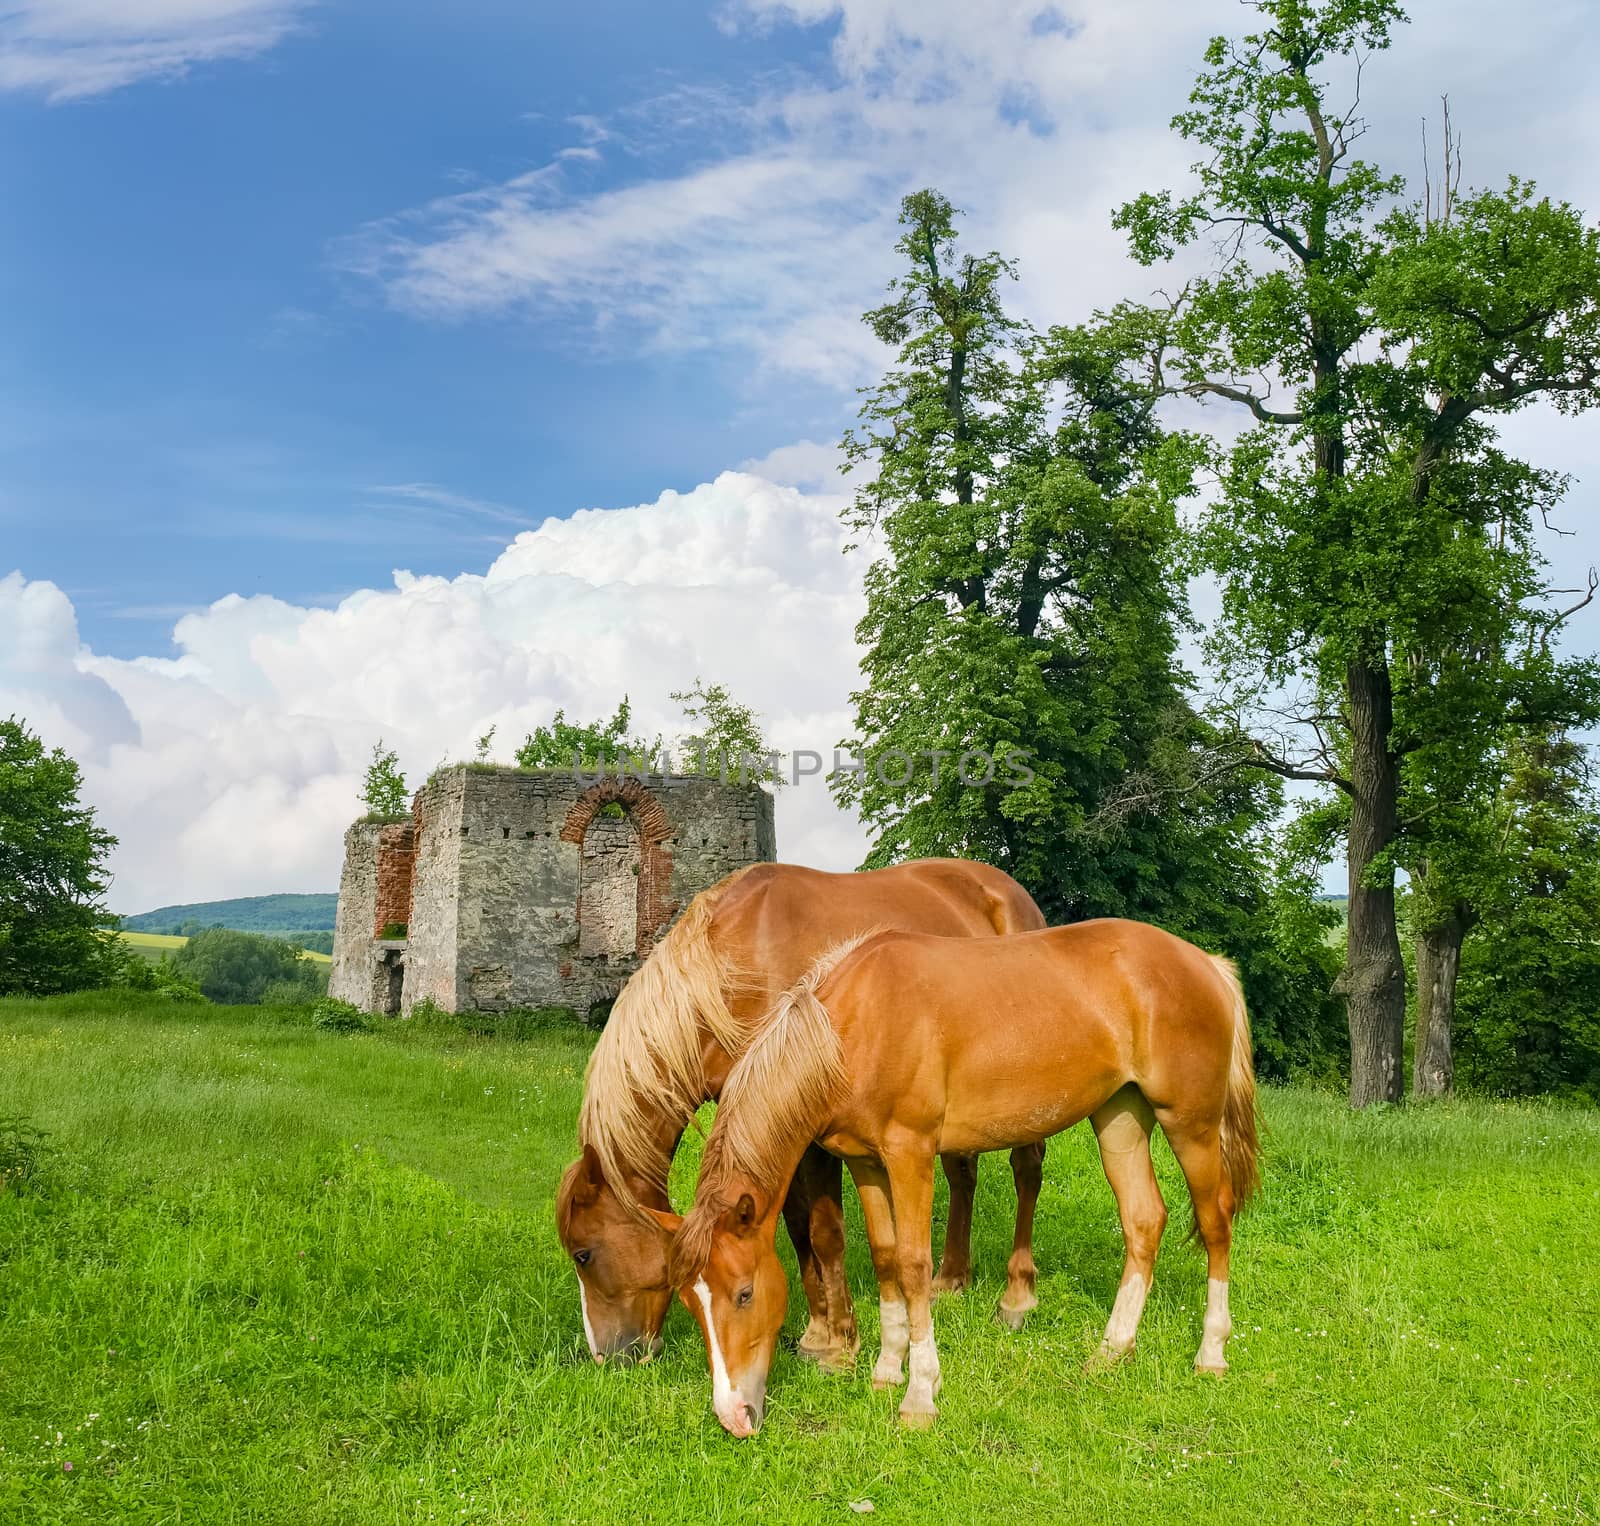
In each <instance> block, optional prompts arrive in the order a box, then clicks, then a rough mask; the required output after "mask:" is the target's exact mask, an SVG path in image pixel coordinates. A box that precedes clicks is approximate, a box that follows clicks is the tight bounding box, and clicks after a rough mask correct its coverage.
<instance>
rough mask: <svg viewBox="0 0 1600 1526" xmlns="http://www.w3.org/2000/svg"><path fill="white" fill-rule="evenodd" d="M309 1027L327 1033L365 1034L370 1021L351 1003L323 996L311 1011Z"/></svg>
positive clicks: (369, 1026)
mask: <svg viewBox="0 0 1600 1526" xmlns="http://www.w3.org/2000/svg"><path fill="white" fill-rule="evenodd" d="M311 1026H312V1027H313V1028H321V1029H323V1030H324V1031H325V1032H327V1033H366V1032H367V1031H368V1030H369V1029H370V1028H371V1027H372V1020H371V1019H370V1018H369V1017H368V1016H367V1014H366V1013H365V1012H363V1011H362V1010H361V1008H360V1007H358V1006H355V1005H354V1004H353V1003H351V1002H348V1001H340V1000H339V999H338V997H336V996H324V997H323V998H322V1000H321V1001H319V1002H318V1003H317V1004H316V1005H315V1006H314V1007H312V1009H311Z"/></svg>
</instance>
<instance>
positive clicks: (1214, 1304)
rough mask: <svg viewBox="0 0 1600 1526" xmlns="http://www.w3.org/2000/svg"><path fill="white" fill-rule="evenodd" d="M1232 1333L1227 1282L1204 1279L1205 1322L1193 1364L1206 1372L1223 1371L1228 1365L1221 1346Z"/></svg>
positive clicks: (1215, 1278)
mask: <svg viewBox="0 0 1600 1526" xmlns="http://www.w3.org/2000/svg"><path fill="white" fill-rule="evenodd" d="M1232 1334H1233V1318H1232V1316H1231V1315H1230V1314H1229V1313H1228V1284H1227V1282H1226V1280H1224V1279H1220V1278H1217V1277H1208V1278H1207V1279H1206V1323H1205V1331H1204V1333H1203V1334H1202V1335H1201V1337H1200V1349H1199V1351H1198V1352H1196V1353H1195V1358H1194V1364H1195V1366H1196V1367H1199V1368H1201V1369H1202V1370H1204V1371H1206V1372H1223V1371H1225V1370H1226V1368H1227V1366H1228V1360H1227V1358H1226V1357H1225V1356H1224V1355H1223V1354H1222V1348H1223V1346H1224V1345H1225V1344H1226V1343H1227V1339H1228V1337H1229V1336H1230V1335H1232Z"/></svg>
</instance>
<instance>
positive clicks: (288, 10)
mask: <svg viewBox="0 0 1600 1526" xmlns="http://www.w3.org/2000/svg"><path fill="white" fill-rule="evenodd" d="M307 3H308V0H12V3H11V4H8V5H6V6H5V8H4V9H3V11H0V89H3V90H28V91H34V92H37V93H39V94H42V95H44V96H45V97H46V98H48V99H49V100H51V101H71V100H79V99H82V98H84V97H86V96H93V95H103V94H105V93H106V92H107V91H110V90H117V89H120V88H121V87H122V86H124V85H130V84H133V83H134V82H135V81H137V80H143V79H174V78H177V77H178V76H180V75H183V74H186V73H187V72H188V71H189V70H190V69H191V68H193V67H194V66H195V65H196V64H205V63H214V62H216V61H218V60H220V59H226V58H249V57H252V56H254V55H256V54H258V53H264V52H266V51H267V50H268V49H269V48H272V47H274V46H276V45H277V44H278V43H279V42H281V41H282V40H283V39H284V38H285V37H286V36H288V34H289V33H290V32H291V31H293V30H294V29H295V26H296V25H297V23H298V21H299V19H300V17H301V16H302V14H303V13H304V11H305V10H306V8H307Z"/></svg>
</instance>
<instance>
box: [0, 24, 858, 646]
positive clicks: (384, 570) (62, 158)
mask: <svg viewBox="0 0 1600 1526" xmlns="http://www.w3.org/2000/svg"><path fill="white" fill-rule="evenodd" d="M830 30H831V29H830V28H829V27H828V26H817V27H809V28H797V27H781V28H770V29H750V28H746V29H743V30H741V31H740V32H738V33H737V34H732V33H730V32H728V31H727V30H726V29H723V28H719V27H718V26H717V25H716V24H715V21H714V19H713V17H712V15H711V13H710V11H709V10H708V9H707V8H706V7H705V6H703V5H699V4H694V3H686V0H672V3H665V4H663V3H645V0H622V3H618V0H607V3H605V4H602V5H594V6H571V7H569V6H556V5H542V4H541V5H532V6H530V5H526V4H524V5H517V4H510V3H507V4H483V3H473V4H469V5H463V6H459V7H454V6H453V7H450V8H449V11H448V13H447V12H446V11H445V9H444V8H442V7H438V6H435V5H422V4H405V5H398V6H397V5H392V4H384V5H381V6H380V5H376V4H373V3H370V0H368V3H364V4H359V5H328V6H323V7H319V8H318V9H316V10H313V11H310V12H308V13H306V14H305V16H304V20H303V24H302V28H301V30H299V31H298V32H296V33H295V34H293V35H291V36H289V37H287V38H286V39H285V40H284V41H283V42H281V43H280V44H279V45H278V46H277V47H275V48H273V49H272V50H271V52H270V54H268V55H266V56H265V57H258V58H251V59H242V60H227V61H223V62H219V63H215V64H202V65H197V66H196V67H195V68H193V69H192V70H191V71H190V72H189V73H188V74H187V76H186V77H185V78H183V79H182V80H179V81H148V82H140V83H136V84H134V85H131V86H129V87H125V88H123V89H120V90H116V91H113V92H109V93H106V94H103V95H97V96H95V97H93V98H91V99H88V100H84V101H76V102H65V103H58V104H50V103H48V102H46V101H44V100H41V99H40V98H39V97H38V96H37V95H30V94H23V93H14V94H12V95H10V96H0V144H3V145H4V147H3V148H0V156H3V157H0V172H3V174H4V177H5V182H6V184H7V186H8V187H9V191H8V196H7V200H8V203H9V206H10V215H8V217H7V218H6V219H5V231H4V233H3V234H0V240H3V242H0V281H3V283H4V284H3V288H0V292H3V300H4V302H5V306H6V311H7V314H8V322H7V325H6V331H7V332H6V337H5V340H4V343H3V346H0V389H3V397H4V407H3V413H4V415H5V416H6V417H7V419H8V422H7V424H6V425H4V426H0V427H3V431H4V433H3V436H0V516H3V517H0V524H3V526H4V534H3V539H4V541H5V543H6V555H5V556H4V557H3V558H0V559H3V560H5V561H6V562H7V564H8V565H11V564H15V565H18V566H21V567H22V568H23V569H25V570H26V571H28V572H29V573H31V574H33V575H35V576H48V577H50V578H51V579H53V580H54V581H56V582H57V583H58V584H60V586H61V587H62V588H63V589H64V590H65V591H66V592H67V593H68V594H69V595H70V596H71V597H72V599H73V601H74V603H75V604H76V607H77V610H78V616H79V621H80V626H81V629H82V632H83V635H84V637H85V638H86V639H87V640H88V641H89V642H91V643H92V644H93V645H94V646H95V647H96V648H97V649H99V650H102V651H105V652H108V653H115V654H125V655H132V654H133V653H136V652H160V651H162V650H165V649H166V637H167V635H168V633H169V632H170V630H171V627H172V624H173V621H174V619H175V618H176V615H177V613H179V612H181V610H182V609H184V608H188V607H194V606H197V605H203V604H206V603H209V602H210V601H211V600H213V599H215V598H218V597H220V596H221V595H223V594H226V593H229V592H239V593H244V594H249V593H252V592H257V591H261V590H270V591H271V592H273V593H275V594H277V595H279V596H281V597H284V598H288V599H292V600H295V601H297V602H305V603H326V602H330V601H331V600H332V599H333V598H334V597H335V596H340V595H343V594H345V593H347V592H349V591H350V590H351V589H353V588H356V587H360V586H366V585H371V584H373V583H381V582H383V581H385V580H386V579H387V577H388V575H389V572H390V570H391V569H392V568H393V567H395V566H397V565H399V566H405V567H408V568H410V569H412V570H413V571H417V572H448V573H455V572H459V571H462V570H466V569H477V570H481V569H482V568H483V567H485V566H487V564H488V563H489V562H490V561H491V560H492V559H493V557H494V556H495V554H496V553H497V552H498V550H499V549H500V548H501V547H502V546H503V545H504V544H505V541H506V539H507V538H508V534H507V529H508V526H512V520H511V519H507V518H502V517H499V516H500V515H502V514H504V515H510V516H514V517H515V518H516V519H520V520H521V521H523V522H525V523H536V522H537V521H538V520H540V519H542V518H543V517H544V516H545V515H546V514H548V513H556V514H563V513H567V512H570V511H571V510H572V509H575V508H578V507H581V506H587V505H599V504H605V505H609V504H622V503H631V502H635V501H637V500H639V499H641V498H645V497H650V496H654V494H656V493H657V492H659V491H660V490H661V489H662V488H664V487H690V486H692V485H693V484H694V483H696V482H699V481H702V480H705V479H706V478H708V477H709V476H712V475H714V474H715V472H716V471H717V470H719V469H721V468H722V467H724V466H727V465H730V464H733V463H735V462H737V461H739V460H742V459H744V458H746V457H751V456H759V455H761V454H763V453H764V452H765V451H766V450H767V449H769V448H771V447H772V446H774V445H779V444H782V443H784V442H786V441H788V440H790V439H793V438H796V437H798V436H800V435H805V434H808V433H823V434H831V433H834V432H836V431H837V427H838V423H839V418H840V407H839V401H840V400H839V398H838V396H837V395H833V394H830V393H829V392H828V391H826V390H824V389H821V388H818V387H815V386H800V387H798V388H797V387H796V386H795V385H794V382H793V379H792V378H788V379H786V380H787V383H788V384H787V385H786V386H785V387H784V388H783V389H782V390H781V391H780V390H779V389H778V388H776V387H774V386H771V385H767V384H764V383H763V382H762V380H761V378H760V377H758V376H755V375H753V374H752V372H751V370H750V369H749V367H748V364H747V363H746V361H745V357H743V356H739V355H733V356H729V355H724V354H718V353H717V352H716V350H715V349H714V348H711V349H707V350H701V351H684V350H676V351H671V352H666V353H661V352H657V353H649V352H648V351H642V350H640V349H636V348H632V347H630V346H627V345H624V346H622V347H620V349H617V348H612V347H607V348H605V349H597V348H596V347H595V346H594V345H592V344H591V343H590V342H589V340H588V329H589V327H590V323H591V320H590V319H589V318H588V317H587V316H585V315H576V316H575V317H574V318H573V320H572V325H571V328H570V329H567V328H563V327H562V326H560V325H555V326H549V325H543V324H540V325H534V324H529V323H526V322H523V321H520V320H519V319H518V318H517V317H515V316H512V317H508V316H507V315H506V314H504V313H490V314H469V315H466V316H461V317H455V316H444V317H440V318H436V319H423V320H420V321H419V320H418V318H417V317H415V316H414V315H412V314H410V313H407V312H403V311H399V310H397V309H396V308H395V307H394V306H393V305H392V304H390V303H389V302H388V301H387V300H385V298H384V296H383V294H382V292H381V291H379V290H376V289H375V288H374V287H373V286H372V284H371V283H369V282H366V281H364V280H362V279H361V278H360V277H359V276H354V275H352V274H350V273H349V272H348V271H347V270H343V269H341V268H340V262H341V249H340V246H341V242H342V241H344V240H348V239H349V238H351V236H352V235H354V234H357V233H359V231H360V230H361V229H362V228H363V227H366V226H368V225H370V224H373V223H375V222H378V221H379V220H382V219H385V218H389V217H392V216H394V215H396V214H399V213H402V212H404V211H405V210H406V209H409V208H414V207H417V206H420V205H423V204H426V203H428V202H430V201H432V200H433V199H434V198H437V197H441V196H448V195H453V194H459V193H461V192H462V191H464V190H466V189H469V188H470V187H471V186H472V185H474V184H482V183H493V182H496V181H499V180H503V179H504V178H506V177H508V176H511V175H515V174H517V173H518V172H520V171H522V170H525V169H526V168H528V167H529V166H530V165H532V166H539V165H545V164H548V163H551V162H553V161H555V160H556V156H557V155H558V154H559V153H560V152H561V151H562V150H564V149H569V148H572V147H574V146H581V145H582V143H583V141H584V140H585V137H586V136H587V135H586V133H585V132H584V130H583V128H582V127H581V126H579V125H578V124H576V123H575V122H574V121H573V119H574V118H577V117H585V116H588V117H594V118H597V119H600V120H605V121H615V120H617V119H619V118H621V119H623V120H624V121H625V122H626V121H630V120H640V121H642V120H644V119H643V118H642V117H641V116H640V114H641V113H642V112H643V111H644V110H645V109H646V108H647V107H648V106H649V103H651V102H652V101H657V100H659V99H660V98H662V97H664V96H667V95H669V94H670V93H672V92H674V91H682V90H685V89H689V88H693V87H700V88H706V87H715V88H720V87H722V86H723V85H724V83H725V82H728V81H734V82H739V83H740V84H741V87H742V85H743V82H746V81H748V80H750V79H751V78H752V77H755V76H760V75H770V74H772V73H774V72H775V71H793V70H810V71H826V70H827V68H828V46H829V42H830V36H829V33H830ZM643 136H646V135H645V134H643V133H641V137H643ZM648 136H649V137H650V139H651V141H649V142H646V143H642V144H641V145H640V146H639V147H638V148H634V147H633V146H632V145H630V146H629V148H628V150H627V151H626V152H616V153H613V154H610V155H608V156H607V157H605V158H597V159H594V160H583V161H572V167H571V172H570V173H571V178H572V179H573V180H574V182H575V183H576V185H577V186H578V187H579V188H580V189H581V190H582V192H583V193H584V194H593V193H595V192H599V191H603V190H605V189H607V188H609V187H612V186H616V185H624V184H628V183H630V182H634V181H637V180H638V179H640V178H642V177H643V176H645V175H649V176H653V177H661V176H671V175H673V174H675V173H678V172H679V171H681V170H682V169H683V168H685V167H687V166H689V165H690V164H692V163H693V162H695V161H696V159H697V158H699V159H703V158H704V157H705V156H706V154H707V153H708V152H713V151H715V150H716V149H717V148H718V147H723V146H726V145H713V144H707V143H698V142H695V141H694V140H693V139H692V138H691V137H688V136H687V135H684V134H681V133H678V132H677V131H675V130H674V129H672V127H671V126H670V124H664V125H663V126H662V128H661V130H660V131H659V132H658V133H657V132H652V133H650V134H649V135H648ZM407 484H433V485H435V486H437V487H438V488H439V490H440V493H441V494H442V495H449V496H450V497H453V498H455V499H459V500H471V501H473V502H475V503H482V504H484V505H485V506H486V508H485V511H484V512H474V511H473V510H472V509H470V508H454V509H452V508H450V507H448V506H446V504H447V502H448V500H446V503H441V502H440V500H439V499H425V498H419V497H416V496H409V497H408V496H403V495H399V494H394V493H383V492H379V491H375V489H378V488H383V487H393V486H397V485H407Z"/></svg>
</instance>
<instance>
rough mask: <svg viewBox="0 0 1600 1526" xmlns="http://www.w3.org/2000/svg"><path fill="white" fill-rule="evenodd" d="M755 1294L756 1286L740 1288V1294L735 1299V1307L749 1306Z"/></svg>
mask: <svg viewBox="0 0 1600 1526" xmlns="http://www.w3.org/2000/svg"><path fill="white" fill-rule="evenodd" d="M755 1296H756V1290H755V1289H754V1288H740V1289H739V1296H738V1297H737V1298H735V1299H734V1301H733V1302H734V1307H735V1308H739V1309H743V1308H748V1307H749V1304H750V1300H751V1299H752V1298H754V1297H755Z"/></svg>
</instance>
